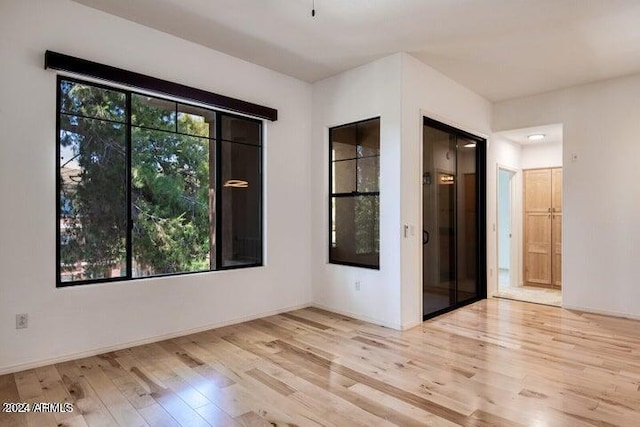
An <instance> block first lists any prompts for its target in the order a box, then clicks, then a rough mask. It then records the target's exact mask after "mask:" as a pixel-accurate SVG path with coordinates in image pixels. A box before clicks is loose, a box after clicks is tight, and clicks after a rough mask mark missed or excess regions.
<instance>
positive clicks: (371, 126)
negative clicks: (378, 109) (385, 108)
mask: <svg viewBox="0 0 640 427" xmlns="http://www.w3.org/2000/svg"><path fill="white" fill-rule="evenodd" d="M378 155H380V119H374V120H369V121H366V122H361V123H358V157H367V156H378Z"/></svg>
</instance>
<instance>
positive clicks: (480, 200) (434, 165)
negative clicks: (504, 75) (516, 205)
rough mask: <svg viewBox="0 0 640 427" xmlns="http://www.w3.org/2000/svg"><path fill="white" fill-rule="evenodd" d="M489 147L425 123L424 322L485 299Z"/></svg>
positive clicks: (479, 140)
mask: <svg viewBox="0 0 640 427" xmlns="http://www.w3.org/2000/svg"><path fill="white" fill-rule="evenodd" d="M485 158H486V141H485V140H484V139H482V138H479V137H476V136H474V135H471V134H468V133H466V132H464V131H461V130H459V129H455V128H453V127H451V126H448V125H445V124H443V123H440V122H437V121H435V120H432V119H429V118H426V117H425V118H424V129H423V180H422V200H423V218H422V225H423V233H422V236H423V241H422V243H423V251H422V257H423V281H422V286H423V316H424V318H425V319H426V318H429V317H433V316H435V315H438V314H441V313H444V312H446V311H449V310H452V309H454V308H457V307H460V306H462V305H465V304H468V303H471V302H474V301H477V300H479V299H481V298H485V297H486V272H485V269H484V265H486V258H485V251H484V250H480V248H484V247H485V240H486V236H485V234H486V231H485V230H486V227H485V224H486V218H485V213H484V212H485V208H484V206H485V203H484V200H485V194H486V192H485V185H486V184H485V183H486V179H485V176H486V174H485Z"/></svg>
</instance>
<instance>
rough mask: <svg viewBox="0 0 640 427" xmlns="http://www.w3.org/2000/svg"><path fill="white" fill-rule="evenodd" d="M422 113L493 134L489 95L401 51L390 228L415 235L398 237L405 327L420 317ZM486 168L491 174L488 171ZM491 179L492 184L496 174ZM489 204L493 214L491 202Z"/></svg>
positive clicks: (417, 322)
mask: <svg viewBox="0 0 640 427" xmlns="http://www.w3.org/2000/svg"><path fill="white" fill-rule="evenodd" d="M423 116H427V117H430V118H432V119H435V120H438V121H440V122H444V123H446V124H448V125H451V126H454V127H456V128H459V129H462V130H465V131H467V132H470V133H472V134H476V135H478V136H482V137H485V138H488V139H489V136H490V134H491V104H490V103H489V102H488V101H487V100H485V99H484V98H482V97H481V96H479V95H477V94H475V93H473V92H471V91H470V90H468V89H467V88H465V87H463V86H461V85H460V84H458V83H456V82H454V81H453V80H451V79H450V78H448V77H446V76H445V75H443V74H441V73H439V72H438V71H436V70H434V69H432V68H430V67H428V66H427V65H425V64H424V63H422V62H420V61H418V60H417V59H415V58H414V57H413V56H411V55H408V54H402V164H401V173H402V178H401V187H400V191H401V195H402V197H401V206H402V220H401V222H400V223H397V224H396V225H395V230H394V232H395V233H396V234H397V235H401V232H402V226H403V224H408V225H409V226H410V227H413V229H414V230H415V233H414V235H411V236H409V237H408V238H406V239H405V238H403V239H401V242H402V257H401V260H402V325H403V326H404V327H405V328H406V327H411V326H414V325H417V324H419V323H420V322H421V321H422V233H421V229H422V160H421V159H422V127H423V126H422V124H423V122H422V118H423ZM489 144H491V141H489ZM487 174H488V176H490V175H491V172H490V171H487ZM493 182H494V188H495V177H494V181H493ZM494 193H495V190H494ZM494 200H495V199H494ZM493 206H494V207H493V210H494V214H493V215H494V217H495V203H494V205H493ZM391 225H393V224H391ZM487 233H489V230H487ZM493 247H494V248H495V243H494V246H493ZM494 252H495V249H494ZM494 258H495V257H494Z"/></svg>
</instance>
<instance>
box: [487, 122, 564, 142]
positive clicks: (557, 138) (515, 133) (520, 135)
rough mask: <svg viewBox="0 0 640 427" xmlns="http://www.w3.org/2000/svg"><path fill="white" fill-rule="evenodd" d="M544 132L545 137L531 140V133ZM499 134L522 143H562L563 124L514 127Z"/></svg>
mask: <svg viewBox="0 0 640 427" xmlns="http://www.w3.org/2000/svg"><path fill="white" fill-rule="evenodd" d="M536 134H542V135H544V139H541V140H538V141H531V140H529V135H536ZM497 135H499V136H502V137H503V138H506V139H508V140H509V141H512V142H515V143H517V144H520V145H539V144H555V143H562V124H560V123H558V124H553V125H545V126H535V127H529V128H522V129H512V130H507V131H504V132H498V133H497Z"/></svg>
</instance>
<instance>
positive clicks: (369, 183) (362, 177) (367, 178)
mask: <svg viewBox="0 0 640 427" xmlns="http://www.w3.org/2000/svg"><path fill="white" fill-rule="evenodd" d="M357 163H358V166H357V174H358V191H359V192H361V193H366V192H373V191H378V190H379V188H378V180H379V177H380V157H365V158H362V159H358V161H357Z"/></svg>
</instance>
